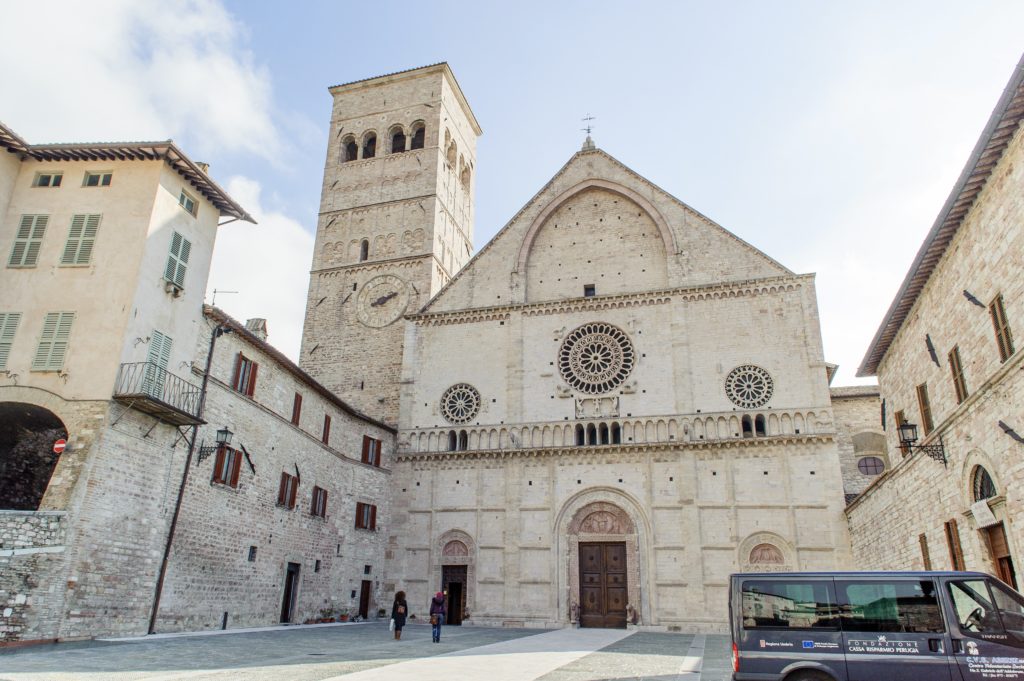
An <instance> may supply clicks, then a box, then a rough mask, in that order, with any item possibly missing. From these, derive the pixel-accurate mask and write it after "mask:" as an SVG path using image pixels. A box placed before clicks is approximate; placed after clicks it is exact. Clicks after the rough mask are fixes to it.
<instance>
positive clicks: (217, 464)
mask: <svg viewBox="0 0 1024 681" xmlns="http://www.w3.org/2000/svg"><path fill="white" fill-rule="evenodd" d="M241 469H242V453H241V452H239V451H238V450H237V449H232V448H231V447H224V446H221V447H219V448H217V459H216V460H215V461H214V463H213V478H212V481H213V482H215V483H217V484H219V485H227V486H228V487H238V474H239V472H240V471H241Z"/></svg>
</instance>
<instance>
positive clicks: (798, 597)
mask: <svg viewBox="0 0 1024 681" xmlns="http://www.w3.org/2000/svg"><path fill="white" fill-rule="evenodd" d="M742 588H743V628H744V629H835V628H837V625H838V620H837V618H836V615H837V613H836V599H835V596H834V594H833V593H832V583H831V582H828V581H812V580H799V579H786V580H782V579H778V580H776V579H773V580H749V581H744V582H743V587H742Z"/></svg>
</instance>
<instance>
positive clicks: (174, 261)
mask: <svg viewBox="0 0 1024 681" xmlns="http://www.w3.org/2000/svg"><path fill="white" fill-rule="evenodd" d="M191 253H192V242H191V241H189V240H188V239H186V238H185V237H183V236H182V235H181V234H179V233H177V232H174V233H173V234H171V249H170V253H168V255H167V266H166V267H165V268H164V279H165V280H166V281H169V282H171V283H172V284H174V285H175V286H177V287H178V288H182V289H183V288H185V270H186V269H187V265H188V257H189V255H190V254H191Z"/></svg>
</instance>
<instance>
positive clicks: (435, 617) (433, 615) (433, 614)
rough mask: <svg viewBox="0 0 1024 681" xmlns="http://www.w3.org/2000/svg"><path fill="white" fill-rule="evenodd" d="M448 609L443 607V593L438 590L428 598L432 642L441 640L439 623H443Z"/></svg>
mask: <svg viewBox="0 0 1024 681" xmlns="http://www.w3.org/2000/svg"><path fill="white" fill-rule="evenodd" d="M447 614H448V609H447V608H445V607H444V593H443V592H441V591H438V592H437V593H436V594H434V597H433V598H432V599H430V624H431V625H433V634H434V643H440V642H441V625H442V624H444V617H445V615H447Z"/></svg>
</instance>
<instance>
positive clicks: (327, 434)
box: [321, 414, 331, 445]
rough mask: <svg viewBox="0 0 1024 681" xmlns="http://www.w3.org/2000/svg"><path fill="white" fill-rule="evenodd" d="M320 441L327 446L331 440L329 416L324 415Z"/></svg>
mask: <svg viewBox="0 0 1024 681" xmlns="http://www.w3.org/2000/svg"><path fill="white" fill-rule="evenodd" d="M321 439H322V440H323V443H324V444H325V445H326V444H328V443H329V442H330V439H331V417H330V415H329V414H324V432H323V437H322V438H321Z"/></svg>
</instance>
